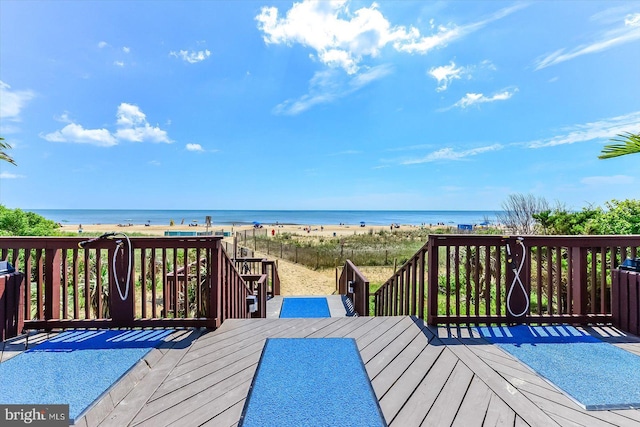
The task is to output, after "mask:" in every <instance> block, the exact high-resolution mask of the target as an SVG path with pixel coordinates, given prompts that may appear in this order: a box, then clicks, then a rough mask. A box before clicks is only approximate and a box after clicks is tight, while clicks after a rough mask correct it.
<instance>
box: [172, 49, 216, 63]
mask: <svg viewBox="0 0 640 427" xmlns="http://www.w3.org/2000/svg"><path fill="white" fill-rule="evenodd" d="M169 55H171V56H175V57H176V58H180V59H182V60H183V61H186V62H188V63H189V64H195V63H197V62H201V61H204V60H205V59H207V58H208V57H209V56H211V52H210V51H209V50H208V49H205V50H199V51H197V52H196V51H193V50H192V51H191V52H189V51H186V50H180V51H178V52H176V51H171V52H169Z"/></svg>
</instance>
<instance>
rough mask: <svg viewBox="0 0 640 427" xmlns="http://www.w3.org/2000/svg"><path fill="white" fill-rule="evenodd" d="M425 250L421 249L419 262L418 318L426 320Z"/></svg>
mask: <svg viewBox="0 0 640 427" xmlns="http://www.w3.org/2000/svg"><path fill="white" fill-rule="evenodd" d="M424 252H425V250H424V248H422V249H420V260H419V261H418V268H419V269H420V271H419V274H418V318H419V319H422V320H424V296H425V294H424V270H425V267H426V265H425V256H424V255H425V253H424Z"/></svg>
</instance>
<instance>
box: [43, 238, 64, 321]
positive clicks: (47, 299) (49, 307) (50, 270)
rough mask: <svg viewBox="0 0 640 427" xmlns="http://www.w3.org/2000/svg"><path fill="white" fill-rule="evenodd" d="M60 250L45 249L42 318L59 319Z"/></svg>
mask: <svg viewBox="0 0 640 427" xmlns="http://www.w3.org/2000/svg"><path fill="white" fill-rule="evenodd" d="M61 251H62V250H61V249H46V250H45V260H44V318H45V319H46V320H50V319H59V318H60V269H61V267H62V264H61Z"/></svg>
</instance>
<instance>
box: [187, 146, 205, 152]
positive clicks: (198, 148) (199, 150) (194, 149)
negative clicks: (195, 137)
mask: <svg viewBox="0 0 640 427" xmlns="http://www.w3.org/2000/svg"><path fill="white" fill-rule="evenodd" d="M185 148H186V149H187V151H198V152H203V151H204V149H203V148H202V145H200V144H187V145H186V146H185Z"/></svg>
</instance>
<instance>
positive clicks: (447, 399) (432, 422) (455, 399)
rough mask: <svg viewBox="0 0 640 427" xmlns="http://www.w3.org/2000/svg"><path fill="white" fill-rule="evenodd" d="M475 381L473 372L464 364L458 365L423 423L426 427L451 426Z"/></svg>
mask: <svg viewBox="0 0 640 427" xmlns="http://www.w3.org/2000/svg"><path fill="white" fill-rule="evenodd" d="M472 380H473V372H471V370H470V369H469V368H467V367H466V365H465V364H464V363H460V362H458V363H456V367H455V368H454V369H453V372H451V375H450V376H449V378H448V379H447V382H446V384H445V385H444V386H443V387H442V389H441V390H440V393H439V394H438V397H437V399H436V401H435V402H434V403H433V406H432V407H431V409H430V410H429V412H428V413H427V417H426V418H425V419H424V421H423V422H422V426H424V427H439V426H443V425H445V426H449V425H451V424H452V423H453V420H454V419H455V417H456V414H457V413H458V409H459V408H460V407H461V406H462V401H463V399H464V396H465V394H467V390H468V389H469V385H470V384H471V381H472Z"/></svg>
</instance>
